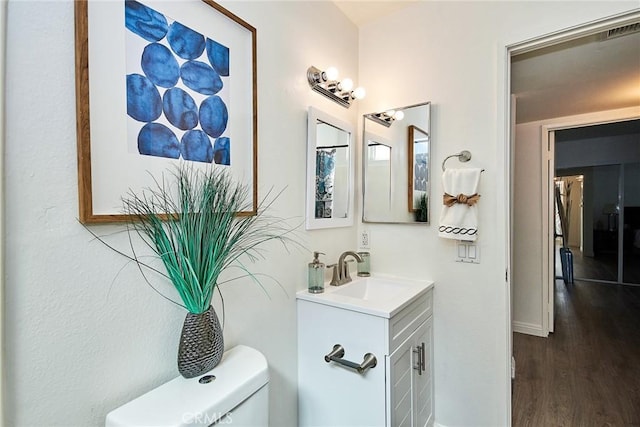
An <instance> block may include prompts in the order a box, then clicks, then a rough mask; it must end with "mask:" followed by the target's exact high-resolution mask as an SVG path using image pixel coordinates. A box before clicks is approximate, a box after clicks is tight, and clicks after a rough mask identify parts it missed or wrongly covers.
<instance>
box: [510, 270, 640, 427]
mask: <svg viewBox="0 0 640 427" xmlns="http://www.w3.org/2000/svg"><path fill="white" fill-rule="evenodd" d="M555 297H556V298H555V310H556V321H555V333H552V334H550V335H549V337H548V338H539V337H535V336H529V335H524V334H518V333H516V334H514V341H513V347H514V349H513V351H514V357H515V359H516V378H515V380H514V383H513V411H512V412H513V426H514V427H525V426H531V427H538V426H566V427H574V426H575V427H583V426H584V427H588V426H640V363H638V361H640V287H630V286H618V285H607V284H599V283H587V282H579V281H576V282H575V284H574V285H569V286H565V285H564V283H563V282H562V280H557V281H556V293H555Z"/></svg>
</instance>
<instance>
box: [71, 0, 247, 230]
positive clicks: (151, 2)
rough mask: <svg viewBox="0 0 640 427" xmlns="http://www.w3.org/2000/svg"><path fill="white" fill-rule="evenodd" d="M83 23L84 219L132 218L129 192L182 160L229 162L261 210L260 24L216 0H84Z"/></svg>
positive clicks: (79, 72) (79, 36) (79, 11)
mask: <svg viewBox="0 0 640 427" xmlns="http://www.w3.org/2000/svg"><path fill="white" fill-rule="evenodd" d="M158 22H160V24H159V25H155V24H157V23H158ZM163 22H164V23H163ZM75 23H76V28H75V31H76V33H75V41H76V114H77V161H78V199H79V219H80V221H81V222H82V223H85V224H89V223H107V222H122V221H128V220H129V219H130V218H129V216H128V215H125V214H123V213H122V202H121V198H122V197H123V196H124V195H126V194H127V193H129V192H135V193H138V192H139V191H141V190H142V189H144V188H147V187H150V186H152V185H153V178H154V177H156V178H157V177H158V176H159V175H160V174H161V173H164V172H165V171H167V170H168V169H171V168H172V166H176V165H177V164H179V163H180V162H189V163H190V164H193V165H194V167H196V168H200V167H202V168H206V167H212V166H211V165H212V164H214V166H213V167H225V168H229V171H230V173H231V174H232V176H233V177H234V178H235V179H236V180H238V181H240V182H242V183H243V184H244V185H246V186H247V187H248V189H249V195H250V197H251V199H252V200H249V201H248V202H249V203H248V208H247V210H246V211H242V212H239V213H238V214H239V215H254V214H255V213H256V212H257V206H258V200H257V198H258V197H257V196H258V190H257V188H258V182H257V172H258V171H257V138H258V135H257V124H258V122H257V120H258V114H257V75H256V74H257V67H256V29H255V28H254V27H252V26H251V25H249V24H248V23H247V22H245V21H244V20H242V19H241V18H239V17H238V16H236V15H234V14H233V13H231V12H230V11H228V10H227V9H225V8H224V7H222V6H220V5H219V4H217V3H215V2H214V1H211V0H202V1H198V2H163V1H159V0H140V1H126V2H125V1H109V2H105V1H100V0H78V1H76V2H75ZM140 23H142V24H143V25H139V24H140ZM151 24H153V25H151ZM162 31H165V35H164V36H162V37H160V36H161V35H162ZM194 34H195V35H194ZM159 37H160V38H159ZM180 38H182V39H180ZM203 39H204V42H203V41H202V40H203ZM184 40H188V41H189V43H187V44H186V46H187V47H186V48H185V47H184V46H185V43H184ZM202 44H204V46H205V47H204V48H203V49H204V50H202V49H200V48H201V46H202ZM152 45H153V46H152ZM198 52H200V54H199V55H198ZM163 55H164V56H163ZM167 64H169V65H167ZM140 70H141V71H140ZM167 70H168V71H167ZM176 70H177V71H176ZM175 75H177V77H175ZM167 76H168V77H167ZM216 76H217V77H216ZM174 77H175V78H177V79H178V80H176V81H173V80H175V78H174ZM172 79H173V80H172ZM141 82H142V83H141ZM156 92H157V94H156ZM141 93H142V95H140V94H141ZM149 94H150V95H149ZM185 94H186V95H185ZM147 95H148V96H147ZM213 98H216V99H213ZM150 105H151V107H149V106H150ZM158 109H160V110H159V111H160V113H159V116H157V117H156V115H157V114H158ZM167 129H168V130H167ZM207 141H209V144H207ZM176 154H177V157H176Z"/></svg>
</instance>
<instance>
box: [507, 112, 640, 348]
mask: <svg viewBox="0 0 640 427" xmlns="http://www.w3.org/2000/svg"><path fill="white" fill-rule="evenodd" d="M639 116H640V107H638V108H626V109H622V110H614V111H603V112H600V113H593V114H583V115H576V116H569V117H558V118H556V119H551V120H545V121H537V122H530V123H522V124H519V125H517V126H516V140H515V148H514V151H515V175H514V190H515V200H514V230H515V233H514V241H513V245H514V253H513V255H514V271H513V283H512V290H513V323H514V328H515V329H516V330H518V331H520V332H527V333H533V334H536V335H546V332H545V331H544V322H543V316H546V314H545V313H546V306H545V305H544V304H543V295H544V291H543V285H544V284H545V283H546V282H545V280H544V275H545V274H546V272H544V271H543V258H544V256H545V255H544V249H545V248H544V247H543V236H542V233H543V221H542V211H541V203H542V197H543V181H542V179H543V176H546V172H543V161H542V145H541V144H542V132H543V127H548V128H550V129H555V128H558V129H560V128H568V127H575V126H580V125H584V124H587V123H601V122H608V121H616V120H624V119H628V118H632V117H639ZM562 144H565V143H562ZM562 144H559V145H562ZM579 170H580V169H576V170H575V171H573V170H572V171H571V173H574V172H575V173H578V171H579ZM592 182H593V179H592V176H591V172H589V174H585V192H584V203H585V217H584V224H585V227H587V228H588V227H589V225H588V224H591V223H592V222H593V221H595V220H596V219H597V216H596V217H593V216H592V215H593V210H590V211H588V207H591V206H594V199H593V197H594V192H593V186H592V185H591V183H592ZM544 197H546V194H545V196H544ZM584 247H585V251H586V252H587V253H591V252H592V237H591V236H589V238H588V239H587V236H586V235H585V242H584Z"/></svg>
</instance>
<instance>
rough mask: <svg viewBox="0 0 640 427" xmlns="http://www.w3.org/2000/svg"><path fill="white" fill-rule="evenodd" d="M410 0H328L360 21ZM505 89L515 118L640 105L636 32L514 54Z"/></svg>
mask: <svg viewBox="0 0 640 427" xmlns="http://www.w3.org/2000/svg"><path fill="white" fill-rule="evenodd" d="M416 1H420V0H410V1H359V0H336V1H334V3H335V4H336V5H337V6H338V8H340V9H341V10H342V12H343V13H344V14H345V15H346V16H347V17H348V18H349V19H350V20H351V21H353V22H354V23H355V24H356V25H358V26H361V25H365V24H367V23H369V22H372V21H374V20H376V19H378V18H382V17H384V16H386V15H388V14H390V13H392V12H394V11H396V10H399V9H402V8H405V7H407V6H410V5H411V4H412V3H415V2H416ZM511 89H512V93H513V94H514V95H516V97H517V99H518V101H517V109H516V115H517V119H516V120H517V122H518V123H525V122H531V121H537V120H544V119H549V118H555V117H563V116H571V115H576V114H585V113H590V112H596V111H605V110H613V109H617V108H625V107H631V106H640V32H636V33H632V34H629V35H626V36H623V37H618V38H613V39H609V40H603V41H601V39H600V36H599V35H593V36H589V37H584V38H581V39H578V40H573V41H569V42H565V43H562V44H558V45H554V46H551V47H548V48H545V49H540V50H536V51H533V52H529V53H526V54H522V55H518V56H515V57H513V59H512V70H511Z"/></svg>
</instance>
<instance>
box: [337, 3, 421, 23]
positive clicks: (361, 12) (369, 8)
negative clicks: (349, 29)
mask: <svg viewBox="0 0 640 427" xmlns="http://www.w3.org/2000/svg"><path fill="white" fill-rule="evenodd" d="M417 1H420V0H396V1H361V0H335V1H334V3H335V4H336V6H338V8H339V9H340V10H341V11H342V13H344V14H345V15H347V18H349V19H350V20H351V22H353V23H354V24H356V25H357V26H361V25H365V24H368V23H369V22H371V21H375V20H376V19H378V18H381V17H383V16H386V15H388V14H390V13H393V12H395V11H396V10H399V9H403V8H405V7H407V6H409V5H410V4H412V3H415V2H417Z"/></svg>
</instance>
